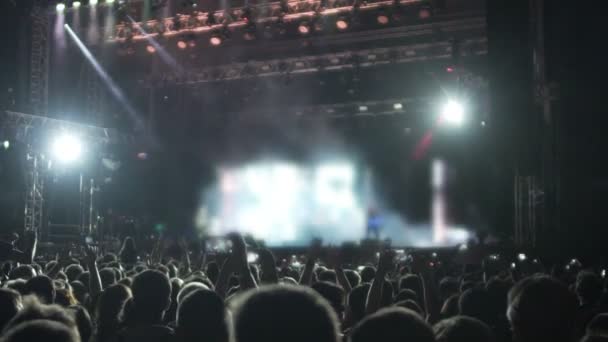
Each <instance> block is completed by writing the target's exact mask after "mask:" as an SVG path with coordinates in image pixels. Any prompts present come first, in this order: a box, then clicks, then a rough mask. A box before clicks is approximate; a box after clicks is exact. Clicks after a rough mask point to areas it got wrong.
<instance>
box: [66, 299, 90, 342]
mask: <svg viewBox="0 0 608 342" xmlns="http://www.w3.org/2000/svg"><path fill="white" fill-rule="evenodd" d="M68 311H69V312H71V313H72V315H73V316H74V320H75V321H76V326H77V327H78V333H79V334H80V338H81V340H82V341H88V340H89V339H90V338H91V334H92V333H93V321H92V320H91V316H90V315H89V312H88V311H87V309H85V308H84V306H80V305H72V306H70V307H69V308H68Z"/></svg>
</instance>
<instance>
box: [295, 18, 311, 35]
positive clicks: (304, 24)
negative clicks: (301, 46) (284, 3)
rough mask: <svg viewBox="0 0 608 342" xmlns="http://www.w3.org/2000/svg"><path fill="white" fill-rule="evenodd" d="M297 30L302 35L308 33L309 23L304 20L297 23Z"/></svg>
mask: <svg viewBox="0 0 608 342" xmlns="http://www.w3.org/2000/svg"><path fill="white" fill-rule="evenodd" d="M298 32H299V33H300V34H301V35H303V36H305V35H307V34H309V33H310V24H308V23H307V22H305V21H303V22H301V23H300V25H298Z"/></svg>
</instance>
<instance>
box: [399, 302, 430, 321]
mask: <svg viewBox="0 0 608 342" xmlns="http://www.w3.org/2000/svg"><path fill="white" fill-rule="evenodd" d="M395 306H397V307H400V308H404V309H408V310H412V311H414V312H415V313H417V314H418V315H420V317H424V311H423V310H422V308H421V307H420V305H418V303H416V302H415V301H413V300H411V299H407V300H402V301H398V302H395Z"/></svg>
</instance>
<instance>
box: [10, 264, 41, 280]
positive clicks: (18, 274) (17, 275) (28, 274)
mask: <svg viewBox="0 0 608 342" xmlns="http://www.w3.org/2000/svg"><path fill="white" fill-rule="evenodd" d="M35 276H36V271H34V268H33V267H32V266H30V265H19V266H17V267H15V268H13V269H12V270H11V272H10V273H9V274H8V278H9V279H11V280H13V279H23V280H26V281H27V280H30V279H32V278H34V277H35Z"/></svg>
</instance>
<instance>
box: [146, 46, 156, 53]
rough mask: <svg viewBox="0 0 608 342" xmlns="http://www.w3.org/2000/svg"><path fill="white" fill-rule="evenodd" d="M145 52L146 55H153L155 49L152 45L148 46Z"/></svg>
mask: <svg viewBox="0 0 608 342" xmlns="http://www.w3.org/2000/svg"><path fill="white" fill-rule="evenodd" d="M146 51H148V53H155V52H156V48H155V47H154V46H152V45H148V46H146Z"/></svg>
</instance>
